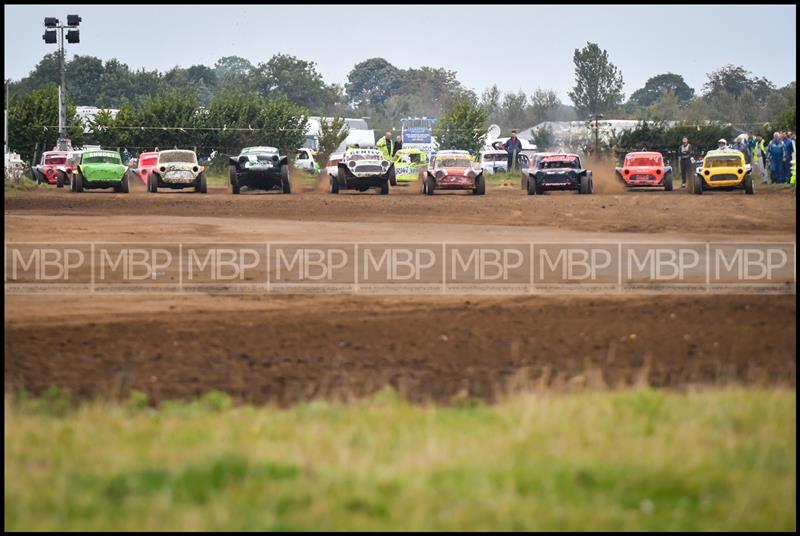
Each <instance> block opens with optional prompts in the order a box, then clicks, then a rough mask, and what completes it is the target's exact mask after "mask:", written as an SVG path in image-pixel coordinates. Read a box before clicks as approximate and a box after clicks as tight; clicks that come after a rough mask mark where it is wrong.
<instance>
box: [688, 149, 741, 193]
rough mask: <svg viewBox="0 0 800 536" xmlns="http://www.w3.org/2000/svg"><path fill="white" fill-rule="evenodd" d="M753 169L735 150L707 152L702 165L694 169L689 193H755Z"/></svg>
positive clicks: (739, 152)
mask: <svg viewBox="0 0 800 536" xmlns="http://www.w3.org/2000/svg"><path fill="white" fill-rule="evenodd" d="M752 172H753V168H752V167H750V164H747V163H745V160H744V154H742V152H741V151H737V150H735V149H721V150H717V151H708V152H707V153H706V155H705V157H704V158H703V165H702V166H699V167H698V168H697V169H696V173H695V176H694V180H693V181H692V188H691V192H692V193H695V194H697V195H701V194H702V193H703V191H704V190H744V193H745V194H747V195H753V194H754V193H755V187H754V183H753V175H752Z"/></svg>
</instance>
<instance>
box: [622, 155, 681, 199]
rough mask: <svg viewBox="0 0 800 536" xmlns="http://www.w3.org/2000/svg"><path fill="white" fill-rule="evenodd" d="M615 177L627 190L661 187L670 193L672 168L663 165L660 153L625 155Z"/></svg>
mask: <svg viewBox="0 0 800 536" xmlns="http://www.w3.org/2000/svg"><path fill="white" fill-rule="evenodd" d="M616 172H617V176H618V177H619V178H620V179H621V180H622V182H623V184H624V185H625V186H627V187H628V188H632V187H642V186H650V187H653V186H663V187H664V190H665V191H667V192H671V191H672V166H668V165H665V164H664V157H663V156H662V155H661V153H657V152H649V151H638V152H631V153H628V154H626V155H625V160H624V161H623V163H622V167H618V168H616Z"/></svg>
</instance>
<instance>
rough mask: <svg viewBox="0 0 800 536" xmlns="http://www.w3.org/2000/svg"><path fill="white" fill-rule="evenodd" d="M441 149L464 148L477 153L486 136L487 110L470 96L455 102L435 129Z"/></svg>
mask: <svg viewBox="0 0 800 536" xmlns="http://www.w3.org/2000/svg"><path fill="white" fill-rule="evenodd" d="M434 131H435V136H436V139H437V141H438V142H439V148H440V149H462V150H466V151H469V152H470V153H473V154H475V153H477V152H478V151H480V150H481V147H483V139H484V138H485V137H486V110H485V109H484V108H483V107H482V106H480V105H479V104H478V103H477V102H474V101H473V100H472V99H470V98H468V97H465V96H464V97H460V98H458V99H456V100H455V101H454V102H453V105H452V106H451V108H450V110H449V111H448V112H447V113H446V114H444V116H443V117H442V118H441V119H440V120H439V121H437V123H436V128H435V129H434Z"/></svg>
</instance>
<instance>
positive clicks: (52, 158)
mask: <svg viewBox="0 0 800 536" xmlns="http://www.w3.org/2000/svg"><path fill="white" fill-rule="evenodd" d="M44 163H45V164H46V165H48V166H58V165H61V164H66V163H67V157H66V156H64V155H58V154H54V155H48V156H45V157H44Z"/></svg>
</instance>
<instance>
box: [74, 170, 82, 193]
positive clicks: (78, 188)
mask: <svg viewBox="0 0 800 536" xmlns="http://www.w3.org/2000/svg"><path fill="white" fill-rule="evenodd" d="M74 182H75V191H76V192H78V193H80V192H82V191H83V173H80V172H79V173H78V174H77V175H75V181H74Z"/></svg>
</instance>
